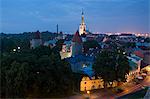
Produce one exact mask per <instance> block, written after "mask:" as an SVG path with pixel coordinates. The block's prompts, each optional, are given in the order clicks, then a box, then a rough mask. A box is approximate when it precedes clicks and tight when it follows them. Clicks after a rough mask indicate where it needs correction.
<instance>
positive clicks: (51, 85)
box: [0, 46, 73, 98]
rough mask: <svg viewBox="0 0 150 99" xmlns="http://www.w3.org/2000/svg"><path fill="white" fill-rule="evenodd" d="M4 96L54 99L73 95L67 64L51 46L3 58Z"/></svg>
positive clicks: (70, 74) (15, 53)
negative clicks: (53, 98) (49, 98)
mask: <svg viewBox="0 0 150 99" xmlns="http://www.w3.org/2000/svg"><path fill="white" fill-rule="evenodd" d="M0 61H1V73H0V77H1V78H0V79H1V97H7V98H8V97H9V98H17V97H36V98H37V97H39V98H40V97H45V98H46V97H47V98H48V97H52V96H53V97H54V96H60V95H62V96H63V95H68V94H70V93H72V86H73V85H72V84H73V83H72V81H73V80H72V79H73V78H72V71H71V68H70V65H69V63H68V62H66V61H64V60H61V59H60V55H59V54H57V53H54V52H53V50H52V49H50V48H48V47H44V46H41V47H38V48H36V49H32V50H26V51H21V52H14V53H9V54H8V55H2V57H1V60H0Z"/></svg>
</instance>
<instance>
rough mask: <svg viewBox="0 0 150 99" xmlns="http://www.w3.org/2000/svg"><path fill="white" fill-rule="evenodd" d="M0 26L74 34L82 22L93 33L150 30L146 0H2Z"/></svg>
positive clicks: (8, 29) (7, 29) (8, 30)
mask: <svg viewBox="0 0 150 99" xmlns="http://www.w3.org/2000/svg"><path fill="white" fill-rule="evenodd" d="M1 2H2V3H1V5H2V6H1V7H2V10H1V13H2V14H1V24H0V26H1V29H0V32H4V33H21V32H30V31H36V30H40V31H46V30H48V31H51V32H56V25H57V24H58V25H59V30H60V31H63V32H67V33H71V34H73V33H74V32H75V31H76V30H77V29H78V27H79V24H80V23H81V11H82V9H83V10H84V16H85V23H86V25H87V27H88V28H89V30H90V31H92V32H150V29H149V24H148V23H149V20H148V18H149V13H148V12H149V8H148V6H149V0H136V1H135V0H76V1H70V0H59V1H58V0H56V1H54V0H50V1H49V0H44V1H42V2H41V0H30V1H29V0H28V1H27V0H13V1H10V0H2V1H1Z"/></svg>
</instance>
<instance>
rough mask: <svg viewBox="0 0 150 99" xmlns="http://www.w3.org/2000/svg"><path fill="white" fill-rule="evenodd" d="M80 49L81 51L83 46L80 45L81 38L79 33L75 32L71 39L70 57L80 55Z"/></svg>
mask: <svg viewBox="0 0 150 99" xmlns="http://www.w3.org/2000/svg"><path fill="white" fill-rule="evenodd" d="M82 49H83V45H82V38H81V36H80V34H79V31H77V32H76V33H75V34H74V36H73V39H72V54H71V55H72V56H76V55H79V54H82Z"/></svg>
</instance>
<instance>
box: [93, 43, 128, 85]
mask: <svg viewBox="0 0 150 99" xmlns="http://www.w3.org/2000/svg"><path fill="white" fill-rule="evenodd" d="M113 45H114V47H113V49H111V50H108V49H105V50H103V51H102V52H101V53H99V54H98V55H97V57H96V61H95V62H94V65H93V69H94V70H95V73H96V76H99V77H102V79H103V80H104V86H105V84H106V83H110V82H113V81H126V77H125V75H126V74H128V73H129V64H128V59H127V58H126V56H125V55H123V51H122V50H121V49H120V48H117V47H116V46H115V44H113Z"/></svg>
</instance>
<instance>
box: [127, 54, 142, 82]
mask: <svg viewBox="0 0 150 99" xmlns="http://www.w3.org/2000/svg"><path fill="white" fill-rule="evenodd" d="M127 58H128V62H129V74H128V75H127V81H130V80H132V79H133V78H135V77H136V76H137V77H138V76H139V72H140V70H141V61H142V58H140V57H139V56H136V55H135V54H131V56H127Z"/></svg>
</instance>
